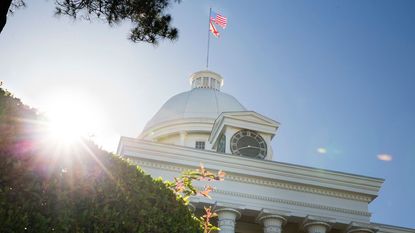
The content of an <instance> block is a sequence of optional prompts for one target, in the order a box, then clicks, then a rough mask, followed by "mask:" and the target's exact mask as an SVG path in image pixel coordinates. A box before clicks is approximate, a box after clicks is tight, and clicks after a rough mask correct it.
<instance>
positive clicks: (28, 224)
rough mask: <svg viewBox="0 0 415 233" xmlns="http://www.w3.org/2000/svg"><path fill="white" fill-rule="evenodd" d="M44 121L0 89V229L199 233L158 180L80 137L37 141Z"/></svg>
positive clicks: (169, 192)
mask: <svg viewBox="0 0 415 233" xmlns="http://www.w3.org/2000/svg"><path fill="white" fill-rule="evenodd" d="M43 123H44V119H42V117H41V116H39V115H38V114H37V113H36V111H35V110H34V109H31V108H29V107H27V106H25V105H23V104H22V103H21V101H20V100H19V99H16V98H14V97H13V96H11V94H10V93H8V92H7V91H4V90H3V89H1V88H0V232H143V233H144V232H145V233H147V232H148V233H158V232H166V233H173V232H180V233H186V232H191V233H195V232H202V229H201V228H200V225H199V224H200V223H199V222H198V220H196V219H195V218H194V217H193V216H192V214H191V213H190V212H189V210H188V208H187V206H185V205H184V203H183V201H181V200H177V199H176V196H175V194H173V193H172V192H171V191H170V190H169V189H167V188H166V186H165V185H164V184H163V183H162V181H158V180H153V179H152V178H151V177H150V176H149V175H146V174H144V173H143V172H142V171H141V169H140V168H139V167H137V166H136V165H134V164H132V163H129V162H127V161H125V160H123V159H122V158H120V157H118V156H114V155H112V154H110V153H108V152H106V151H103V150H101V149H100V148H98V147H97V146H95V145H94V144H93V143H91V142H89V141H86V140H84V141H83V142H82V143H80V144H77V145H75V146H72V147H71V148H66V149H59V145H51V144H48V143H47V142H44V141H43V140H41V138H42V134H43V132H42V125H43Z"/></svg>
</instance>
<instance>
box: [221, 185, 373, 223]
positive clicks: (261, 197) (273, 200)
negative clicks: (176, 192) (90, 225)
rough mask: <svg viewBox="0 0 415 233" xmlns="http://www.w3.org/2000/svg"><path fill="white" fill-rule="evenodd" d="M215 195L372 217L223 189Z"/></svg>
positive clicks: (360, 212)
mask: <svg viewBox="0 0 415 233" xmlns="http://www.w3.org/2000/svg"><path fill="white" fill-rule="evenodd" d="M213 193H220V194H225V195H229V196H234V197H242V198H249V199H256V200H261V201H270V202H275V203H281V204H286V205H296V206H301V207H307V208H314V209H321V210H328V211H333V212H340V213H345V214H353V215H360V216H365V217H370V216H371V214H370V213H369V212H366V211H359V210H351V209H344V208H339V207H333V206H326V205H319V204H312V203H307V202H300V201H293V200H286V199H280V198H274V197H268V196H261V195H255V194H249V193H239V192H232V191H227V190H221V189H215V190H213Z"/></svg>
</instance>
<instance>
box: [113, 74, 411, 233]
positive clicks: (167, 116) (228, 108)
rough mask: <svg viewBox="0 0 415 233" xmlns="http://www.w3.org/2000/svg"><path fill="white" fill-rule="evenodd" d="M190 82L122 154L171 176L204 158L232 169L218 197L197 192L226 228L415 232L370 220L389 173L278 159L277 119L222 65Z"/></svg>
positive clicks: (229, 231) (244, 231) (287, 232)
mask: <svg viewBox="0 0 415 233" xmlns="http://www.w3.org/2000/svg"><path fill="white" fill-rule="evenodd" d="M190 84H191V90H190V91H187V92H183V93H180V94H178V95H175V96H173V97H172V98H170V99H169V100H168V101H167V102H166V103H165V104H164V105H163V106H162V107H161V109H160V110H159V111H158V112H157V113H156V115H155V116H154V117H153V118H152V119H151V120H150V121H149V122H148V123H147V125H146V126H145V128H144V130H143V132H142V133H141V134H140V135H139V137H138V138H128V137H122V138H121V139H120V143H119V146H118V154H120V155H122V156H124V157H127V158H129V159H131V160H132V161H135V162H136V163H137V164H138V165H139V166H141V167H142V169H143V170H145V171H146V172H147V173H149V174H151V175H152V176H153V177H159V176H160V177H163V179H167V180H172V179H173V177H177V176H178V175H179V174H180V173H181V172H182V171H184V170H189V169H195V168H197V167H199V165H200V164H201V163H202V164H203V165H204V166H205V167H206V168H207V169H208V170H210V171H219V170H222V171H225V172H226V177H225V181H222V182H215V183H214V184H213V185H214V186H215V187H216V189H215V191H213V192H212V193H211V196H212V199H207V198H198V197H196V198H193V199H192V205H193V206H194V207H195V209H196V211H198V210H201V209H203V207H204V206H214V208H215V209H216V212H217V213H218V226H219V227H220V228H221V231H220V232H221V233H236V232H237V233H260V232H264V233H280V232H284V233H294V232H306V233H326V232H332V233H375V232H378V233H415V230H414V229H408V228H402V227H396V226H389V225H383V224H378V223H372V222H371V213H370V212H369V210H368V206H369V204H370V202H371V201H373V200H374V199H375V198H376V197H377V195H378V192H379V190H380V187H381V185H382V183H383V182H384V180H383V179H379V178H372V177H367V176H360V175H354V174H347V173H342V172H336V171H329V170H322V169H317V168H311V167H304V166H299V165H293V164H286V163H280V162H275V161H273V156H274V154H275V153H274V152H273V148H272V147H271V141H272V140H273V138H274V136H275V135H276V132H277V130H278V127H279V123H278V122H277V121H274V120H272V119H270V118H267V117H266V116H263V115H261V114H259V113H256V112H254V111H248V110H247V109H246V108H245V107H244V106H243V105H242V104H241V103H239V102H238V101H237V100H236V99H235V98H234V97H232V96H230V95H228V94H226V93H223V92H221V90H220V89H221V87H222V85H223V78H222V77H221V76H220V75H219V74H217V73H214V72H211V71H200V72H196V73H194V74H193V75H192V76H191V77H190ZM200 185H202V184H200Z"/></svg>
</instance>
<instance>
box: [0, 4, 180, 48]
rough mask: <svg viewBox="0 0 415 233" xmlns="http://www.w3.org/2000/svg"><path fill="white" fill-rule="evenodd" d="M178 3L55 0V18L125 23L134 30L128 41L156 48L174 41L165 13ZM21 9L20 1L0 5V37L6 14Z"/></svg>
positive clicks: (174, 33)
mask: <svg viewBox="0 0 415 233" xmlns="http://www.w3.org/2000/svg"><path fill="white" fill-rule="evenodd" d="M171 1H174V2H180V0H56V1H55V5H56V12H55V13H56V14H57V15H66V16H69V17H72V18H74V19H79V18H80V19H85V20H96V19H104V20H105V21H106V22H107V23H108V24H109V25H114V24H117V23H120V22H125V21H129V22H131V23H132V24H133V25H134V26H133V28H132V29H131V32H130V36H129V39H130V40H131V41H133V42H148V43H151V44H157V43H158V42H159V40H161V39H170V40H174V39H176V38H177V36H178V30H177V28H175V27H172V26H171V19H172V18H171V16H170V15H169V14H166V13H165V11H166V9H167V8H168V7H169V5H170V2H171ZM23 6H25V1H24V0H2V1H1V2H0V33H1V31H2V30H3V27H4V25H5V24H6V20H7V13H8V12H11V13H12V12H13V11H14V10H15V9H16V8H20V7H23Z"/></svg>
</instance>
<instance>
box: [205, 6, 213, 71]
mask: <svg viewBox="0 0 415 233" xmlns="http://www.w3.org/2000/svg"><path fill="white" fill-rule="evenodd" d="M211 15H212V7H210V8H209V25H208V26H209V27H208V41H207V55H206V69H209V47H210V17H211Z"/></svg>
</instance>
